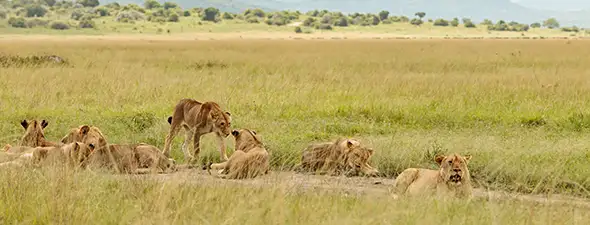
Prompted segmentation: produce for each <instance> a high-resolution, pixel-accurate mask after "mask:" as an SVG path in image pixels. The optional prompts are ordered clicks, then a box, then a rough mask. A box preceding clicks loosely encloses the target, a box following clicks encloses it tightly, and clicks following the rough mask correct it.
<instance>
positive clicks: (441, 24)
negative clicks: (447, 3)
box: [433, 19, 449, 27]
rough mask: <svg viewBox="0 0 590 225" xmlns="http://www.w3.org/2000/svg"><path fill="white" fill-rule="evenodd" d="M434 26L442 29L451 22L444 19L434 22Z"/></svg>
mask: <svg viewBox="0 0 590 225" xmlns="http://www.w3.org/2000/svg"><path fill="white" fill-rule="evenodd" d="M433 25H434V26H441V27H446V26H448V25H449V21H446V20H444V19H437V20H435V21H434V23H433Z"/></svg>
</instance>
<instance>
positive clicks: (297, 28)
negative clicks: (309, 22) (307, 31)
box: [295, 26, 303, 34]
mask: <svg viewBox="0 0 590 225" xmlns="http://www.w3.org/2000/svg"><path fill="white" fill-rule="evenodd" d="M295 33H298V34H300V33H303V30H302V29H301V27H299V26H297V27H295Z"/></svg>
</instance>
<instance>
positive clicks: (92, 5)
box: [76, 0, 100, 7]
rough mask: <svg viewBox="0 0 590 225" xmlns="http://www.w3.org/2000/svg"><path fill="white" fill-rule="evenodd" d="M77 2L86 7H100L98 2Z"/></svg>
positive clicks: (84, 0)
mask: <svg viewBox="0 0 590 225" xmlns="http://www.w3.org/2000/svg"><path fill="white" fill-rule="evenodd" d="M76 2H77V3H80V4H82V5H83V6H84V7H97V6H98V5H100V2H98V0H77V1H76Z"/></svg>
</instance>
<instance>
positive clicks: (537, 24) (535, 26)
mask: <svg viewBox="0 0 590 225" xmlns="http://www.w3.org/2000/svg"><path fill="white" fill-rule="evenodd" d="M531 28H541V23H532V24H531Z"/></svg>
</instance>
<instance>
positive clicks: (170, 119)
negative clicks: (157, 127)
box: [168, 116, 172, 124]
mask: <svg viewBox="0 0 590 225" xmlns="http://www.w3.org/2000/svg"><path fill="white" fill-rule="evenodd" d="M168 123H169V124H172V117H171V116H170V117H168Z"/></svg>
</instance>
